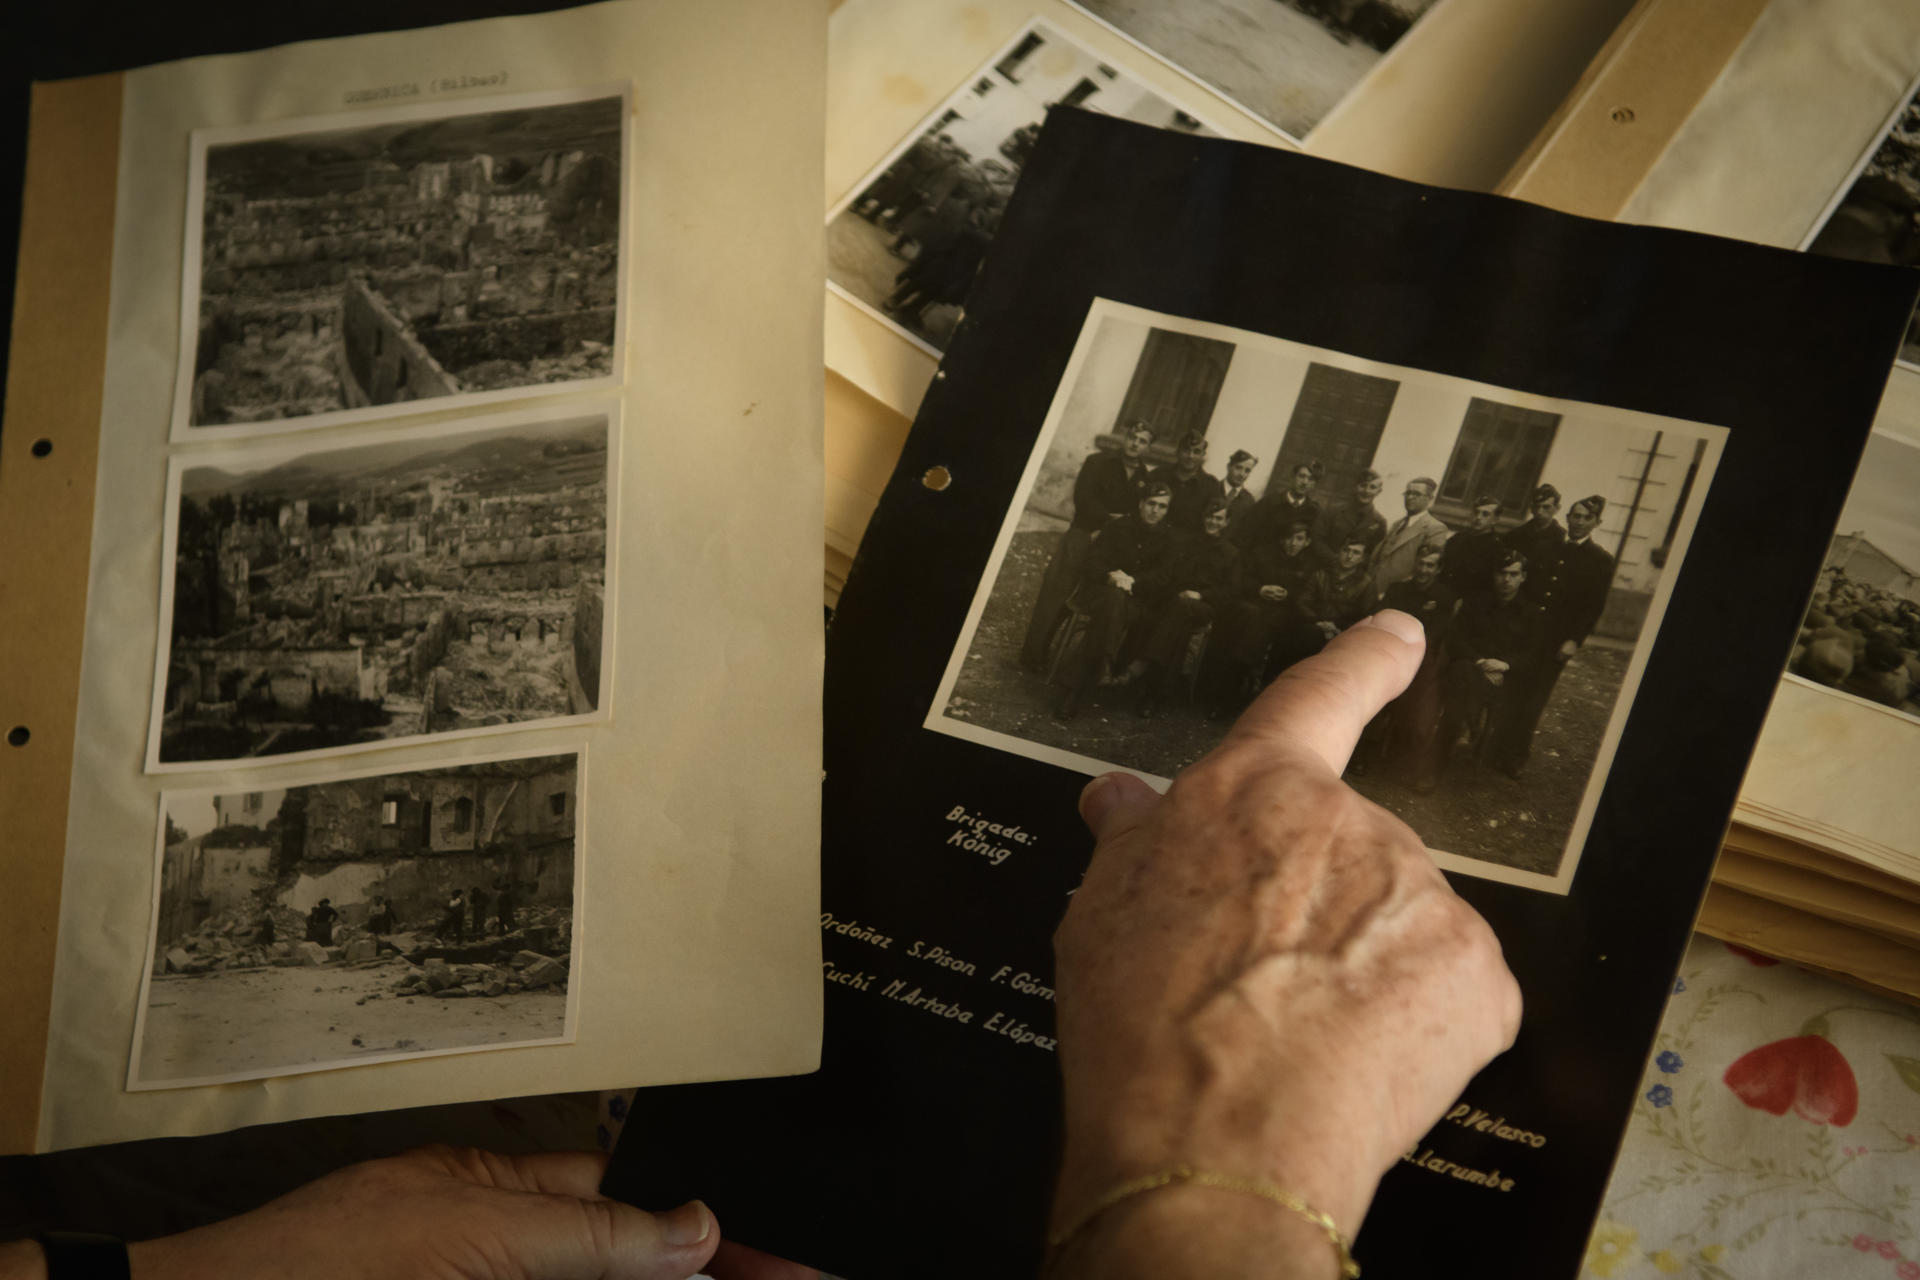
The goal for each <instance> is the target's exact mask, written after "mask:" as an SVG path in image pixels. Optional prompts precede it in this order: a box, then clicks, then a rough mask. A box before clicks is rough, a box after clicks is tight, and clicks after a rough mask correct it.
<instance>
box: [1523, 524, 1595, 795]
mask: <svg viewBox="0 0 1920 1280" xmlns="http://www.w3.org/2000/svg"><path fill="white" fill-rule="evenodd" d="M1606 509H1607V500H1606V499H1605V498H1603V497H1601V496H1600V495H1599V494H1594V495H1593V496H1592V497H1588V498H1582V499H1581V500H1580V501H1578V502H1576V503H1574V504H1573V505H1572V506H1571V507H1569V508H1567V533H1566V538H1565V539H1564V540H1563V541H1562V542H1560V543H1558V544H1548V545H1547V546H1546V547H1545V549H1543V550H1542V552H1541V560H1540V562H1538V563H1536V564H1535V566H1534V569H1533V572H1532V573H1530V574H1529V575H1528V582H1527V585H1528V587H1529V588H1531V590H1528V591H1526V592H1525V593H1523V598H1524V599H1526V600H1527V601H1528V602H1529V604H1530V605H1531V607H1532V608H1533V610H1534V611H1535V613H1536V614H1537V615H1538V617H1539V620H1540V649H1539V652H1538V653H1537V654H1536V655H1535V657H1534V661H1533V662H1532V663H1531V664H1530V667H1529V671H1528V674H1527V678H1526V680H1525V681H1524V682H1523V684H1522V685H1521V686H1520V687H1519V688H1516V689H1515V690H1514V691H1513V692H1512V694H1511V695H1510V697H1509V699H1508V703H1507V716H1506V720H1505V723H1504V724H1502V725H1501V726H1500V733H1499V735H1498V737H1496V738H1495V740H1494V744H1493V745H1494V763H1495V764H1496V765H1497V766H1499V768H1500V769H1501V770H1502V771H1503V772H1505V773H1506V774H1507V775H1508V776H1509V777H1518V776H1519V773H1520V771H1521V770H1522V769H1523V768H1525V767H1526V764H1527V758H1528V757H1529V756H1530V755H1531V754H1532V752H1533V732H1534V729H1535V728H1536V727H1538V725H1539V723H1540V715H1541V713H1542V712H1543V711H1545V710H1546V707H1547V699H1548V698H1550V697H1552V695H1553V686H1554V685H1555V684H1556V683H1558V681H1559V679H1560V672H1561V671H1562V670H1563V669H1564V668H1565V667H1566V665H1567V662H1568V660H1569V659H1571V658H1572V657H1573V655H1574V654H1575V653H1578V652H1579V650H1580V646H1581V645H1582V644H1585V643H1586V639H1587V637H1588V636H1589V635H1591V634H1592V633H1593V628H1594V626H1595V625H1596V624H1597V623H1598V622H1599V621H1600V614H1601V613H1602V612H1603V611H1604V610H1605V609H1606V607H1607V593H1608V592H1609V591H1611V590H1612V589H1613V557H1612V556H1610V555H1608V554H1607V553H1606V552H1604V551H1602V550H1601V549H1600V548H1599V547H1597V546H1595V545H1594V544H1593V531H1594V530H1595V529H1596V528H1598V527H1599V524H1600V517H1601V515H1602V514H1603V513H1604V512H1605V511H1606Z"/></svg>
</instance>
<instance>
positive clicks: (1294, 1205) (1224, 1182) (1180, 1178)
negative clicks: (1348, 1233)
mask: <svg viewBox="0 0 1920 1280" xmlns="http://www.w3.org/2000/svg"><path fill="white" fill-rule="evenodd" d="M1175 1183H1186V1184H1189V1185H1192V1186H1196V1187H1212V1188H1213V1189H1214V1190H1216V1191H1237V1192H1239V1193H1240V1194H1242V1195H1249V1196H1258V1197H1259V1198H1260V1199H1262V1200H1268V1201H1271V1202H1272V1203H1274V1204H1277V1205H1279V1206H1280V1207H1281V1208H1283V1209H1288V1210H1291V1211H1292V1212H1294V1213H1297V1214H1299V1215H1300V1216H1301V1217H1303V1218H1305V1219H1306V1220H1307V1221H1308V1222H1311V1223H1312V1224H1313V1225H1314V1226H1316V1227H1319V1228H1320V1229H1321V1230H1322V1231H1324V1232H1326V1233H1327V1239H1328V1241H1330V1242H1331V1243H1332V1245H1333V1251H1334V1253H1335V1254H1336V1255H1337V1256H1338V1257H1339V1259H1340V1275H1341V1277H1342V1280H1359V1276H1360V1264H1359V1263H1357V1262H1355V1261H1354V1260H1353V1254H1352V1253H1351V1252H1350V1251H1349V1250H1348V1249H1347V1240H1346V1237H1345V1236H1343V1235H1341V1234H1340V1228H1339V1227H1337V1226H1335V1225H1334V1221H1333V1219H1332V1218H1330V1217H1328V1216H1327V1215H1326V1214H1324V1213H1322V1212H1320V1210H1318V1209H1316V1208H1314V1207H1313V1206H1312V1205H1310V1204H1308V1203H1307V1202H1306V1201H1305V1200H1302V1199H1301V1198H1300V1197H1299V1196H1296V1195H1294V1194H1293V1193H1292V1192H1291V1191H1288V1190H1286V1189H1285V1188H1283V1187H1278V1186H1275V1185H1274V1184H1273V1183H1271V1182H1268V1181H1267V1180H1266V1179H1264V1178H1243V1177H1240V1176H1239V1175H1237V1174H1231V1173H1212V1172H1209V1171H1208V1170H1205V1169H1195V1168H1193V1167H1191V1166H1189V1165H1184V1164H1176V1165H1174V1166H1173V1167H1172V1168H1170V1169H1162V1170H1161V1171H1160V1172H1158V1173H1149V1174H1143V1175H1142V1176H1140V1177H1138V1178H1129V1179H1128V1180H1127V1181H1125V1182H1123V1183H1121V1184H1120V1185H1119V1186H1117V1187H1115V1188H1113V1189H1112V1190H1111V1191H1109V1192H1107V1193H1106V1194H1105V1195H1103V1196H1101V1197H1100V1198H1099V1199H1098V1200H1096V1201H1094V1202H1093V1204H1092V1206H1091V1207H1090V1208H1088V1209H1087V1210H1086V1211H1085V1212H1083V1213H1082V1214H1081V1215H1080V1216H1079V1217H1078V1218H1075V1219H1074V1220H1073V1221H1072V1222H1071V1223H1070V1224H1069V1225H1067V1226H1066V1227H1064V1228H1062V1229H1061V1230H1059V1231H1056V1232H1055V1233H1053V1234H1052V1235H1050V1236H1048V1237H1047V1247H1048V1248H1049V1249H1058V1248H1059V1247H1060V1246H1061V1245H1063V1244H1065V1243H1067V1241H1069V1240H1071V1239H1073V1238H1074V1237H1075V1236H1077V1235H1079V1234H1080V1233H1081V1232H1082V1231H1084V1230H1085V1229H1086V1227H1087V1224H1088V1223H1090V1222H1092V1221H1093V1220H1094V1219H1095V1218H1097V1217H1099V1216H1100V1215H1101V1214H1103V1213H1105V1212H1106V1211H1107V1210H1109V1209H1111V1208H1113V1206H1114V1205H1116V1204H1119V1203H1120V1202H1121V1201H1122V1200H1128V1199H1131V1198H1133V1197H1134V1196H1137V1195H1143V1194H1145V1193H1146V1192H1148V1191H1158V1190H1159V1189H1160V1188H1162V1187H1170V1186H1172V1185H1174V1184H1175Z"/></svg>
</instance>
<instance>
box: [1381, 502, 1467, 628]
mask: <svg viewBox="0 0 1920 1280" xmlns="http://www.w3.org/2000/svg"><path fill="white" fill-rule="evenodd" d="M1439 488H1440V486H1439V485H1437V484H1435V483H1434V482H1433V481H1432V480H1430V479H1428V478H1427V477H1426V476H1420V477H1418V478H1416V479H1413V480H1409V481H1407V491H1406V492H1405V493H1403V494H1401V495H1400V500H1401V501H1402V502H1404V503H1405V504H1406V507H1407V514H1406V515H1405V516H1403V517H1402V518H1401V519H1399V520H1397V521H1395V522H1394V523H1393V524H1391V525H1389V526H1388V527H1387V536H1386V537H1384V538H1382V539H1380V545H1379V547H1378V548H1376V549H1375V551H1374V553H1373V593H1374V596H1375V597H1376V598H1378V597H1380V596H1383V595H1385V594H1386V592H1387V588H1388V587H1390V586H1392V585H1393V584H1394V583H1396V582H1404V581H1405V580H1406V579H1408V578H1411V577H1412V576H1413V569H1414V564H1415V562H1416V561H1417V560H1418V559H1419V556H1420V549H1421V548H1422V547H1436V548H1437V547H1444V546H1446V545H1447V539H1448V538H1451V537H1452V536H1453V530H1451V529H1449V528H1448V527H1447V526H1446V525H1445V524H1443V523H1442V522H1441V521H1440V520H1439V518H1438V517H1436V516H1435V515H1434V514H1433V512H1431V511H1429V510H1427V508H1428V507H1431V506H1432V505H1433V495H1434V494H1435V493H1436V492H1438V491H1439Z"/></svg>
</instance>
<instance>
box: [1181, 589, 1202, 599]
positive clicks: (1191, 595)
mask: <svg viewBox="0 0 1920 1280" xmlns="http://www.w3.org/2000/svg"><path fill="white" fill-rule="evenodd" d="M1180 598H1181V599H1182V600H1198V599H1199V598H1200V593H1199V592H1198V591H1182V592H1181V593H1180Z"/></svg>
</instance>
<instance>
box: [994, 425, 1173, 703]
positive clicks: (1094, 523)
mask: <svg viewBox="0 0 1920 1280" xmlns="http://www.w3.org/2000/svg"><path fill="white" fill-rule="evenodd" d="M1152 443H1153V428H1152V427H1149V426H1148V425H1147V424H1146V423H1145V422H1143V421H1139V420H1137V419H1136V420H1135V421H1133V422H1131V423H1129V424H1128V425H1127V428H1126V430H1125V431H1124V432H1123V433H1122V434H1121V437H1120V449H1119V451H1118V452H1117V453H1108V452H1106V451H1105V450H1095V451H1094V453H1093V454H1092V455H1090V456H1089V457H1088V458H1087V460H1086V461H1085V462H1083V463H1081V464H1080V474H1079V476H1078V477H1077V478H1076V479H1075V480H1074V482H1073V522H1072V523H1071V524H1070V525H1069V526H1068V528H1067V531H1066V532H1065V533H1063V534H1061V535H1060V541H1059V542H1058V543H1056V544H1055V545H1054V548H1053V557H1052V558H1051V559H1050V560H1048V561H1047V571H1046V573H1045V574H1044V575H1042V577H1041V579H1040V590H1039V593H1038V594H1037V595H1035V597H1034V601H1033V614H1032V616H1031V617H1030V618H1029V619H1028V621H1027V636H1026V641H1025V643H1024V644H1022V645H1021V646H1020V665H1021V666H1023V667H1025V668H1026V669H1027V670H1028V671H1034V672H1038V671H1040V670H1042V669H1043V668H1044V667H1045V666H1046V661H1047V645H1048V644H1049V643H1050V642H1051V641H1052V639H1053V633H1054V628H1056V627H1058V626H1059V625H1060V618H1061V615H1062V614H1063V613H1064V612H1065V611H1066V607H1067V597H1068V596H1070V595H1072V594H1073V589H1074V588H1075V587H1077V586H1079V585H1080V581H1081V579H1083V578H1085V577H1086V576H1087V564H1088V561H1089V559H1090V558H1091V557H1092V554H1093V538H1094V535H1095V534H1096V533H1099V532H1100V531H1101V530H1102V529H1104V528H1106V527H1107V526H1108V525H1110V524H1112V523H1113V522H1114V521H1116V520H1119V519H1121V518H1122V517H1124V516H1126V515H1128V514H1130V513H1131V512H1133V511H1134V509H1135V508H1137V507H1138V506H1139V505H1140V491H1141V490H1142V489H1143V488H1144V487H1145V486H1146V483H1147V475H1148V470H1147V461H1146V458H1147V448H1148V446H1150V445H1151V444H1152Z"/></svg>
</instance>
